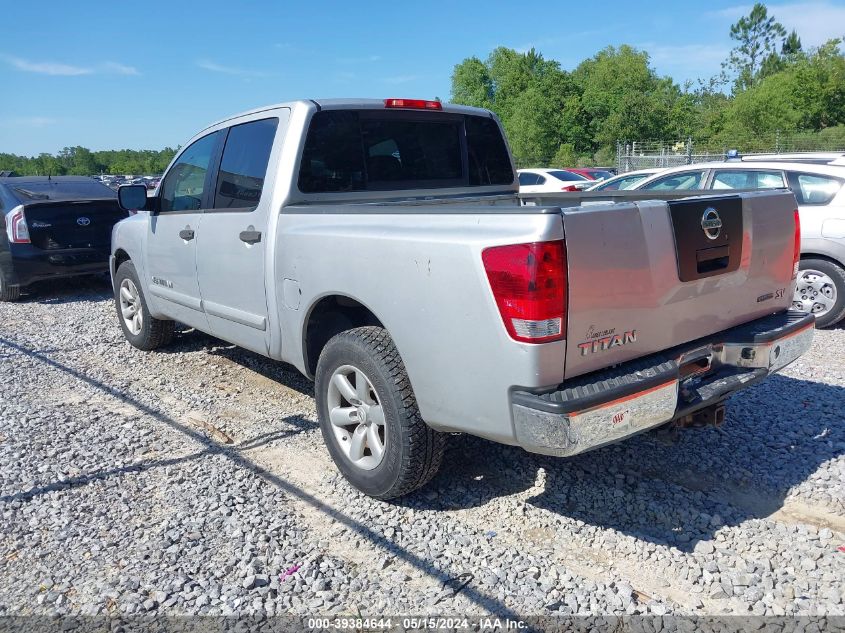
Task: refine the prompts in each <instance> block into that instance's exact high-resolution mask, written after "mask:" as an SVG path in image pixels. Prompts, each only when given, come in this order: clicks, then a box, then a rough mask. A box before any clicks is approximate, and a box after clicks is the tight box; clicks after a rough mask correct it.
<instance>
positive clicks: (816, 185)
mask: <svg viewBox="0 0 845 633" xmlns="http://www.w3.org/2000/svg"><path fill="white" fill-rule="evenodd" d="M787 177H788V179H789V188H790V189H792V192H793V193H794V194H795V198H796V200H797V201H798V204H801V205H823V204H828V203H829V202H830V201H831V200H833V198H834V197H835V196H836V194H837V193H839V190H840V189H841V188H842V183H843V182H845V180H843V179H842V178H835V177H833V176H823V175H821V174H802V173H798V172H788V173H787Z"/></svg>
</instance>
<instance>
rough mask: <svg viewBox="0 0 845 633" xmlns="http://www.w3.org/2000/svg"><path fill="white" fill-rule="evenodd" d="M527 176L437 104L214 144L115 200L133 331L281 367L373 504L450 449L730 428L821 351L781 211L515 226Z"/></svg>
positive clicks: (225, 133)
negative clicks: (756, 388) (312, 401)
mask: <svg viewBox="0 0 845 633" xmlns="http://www.w3.org/2000/svg"><path fill="white" fill-rule="evenodd" d="M512 165H513V163H512V160H511V157H510V155H509V154H508V151H507V144H506V142H505V139H504V136H503V133H502V129H501V125H500V123H499V122H498V120H497V119H496V117H495V115H493V114H492V113H491V112H489V111H487V110H482V109H477V108H469V107H464V106H455V105H444V104H441V103H440V102H439V101H421V100H408V99H386V100H384V101H381V100H378V101H377V100H327V101H313V100H303V101H295V102H290V103H285V104H281V105H277V106H270V107H265V108H261V109H258V110H253V111H251V112H247V113H245V114H242V115H238V116H234V117H231V118H228V119H226V120H223V121H220V122H218V123H215V124H213V125H211V126H209V127H207V128H205V129H204V130H203V131H201V132H200V133H198V134H197V135H196V136H194V137H193V138H192V139H190V140H189V141H188V142H187V143H185V145H184V146H183V149H182V150H181V151H180V152H179V153H178V154H177V156H176V157H175V159H174V160H173V162H172V163H171V165H170V166H169V167H168V169H167V172H166V173H165V175H164V178H163V180H162V184H161V186H160V187H159V188H158V190H157V193H156V195H155V196H154V197H152V198H149V199H148V197H147V192H146V190H145V189H144V188H143V187H141V186H124V187H121V188H120V190H119V194H118V195H119V199H120V201H121V204H122V205H123V206H124V208H126V209H127V210H136V209H145V211H144V212H138V213H136V214H134V215H132V216H131V217H129V218H128V219H126V220H124V221H122V222H120V223H118V224H117V225H116V226H115V228H114V233H113V236H112V260H111V270H112V275H113V280H114V295H115V307H116V315H117V318H118V321H119V323H120V327H121V328H122V330H123V334H124V336H125V337H126V339H127V340H128V341H129V342H130V343H131V344H132V345H134V346H136V347H138V348H139V349H143V350H152V349H155V348H157V347H160V346H162V345H164V344H166V343H167V342H168V341H169V340H170V339H171V337H172V335H173V322H174V321H180V322H182V323H185V324H187V325H189V326H192V327H195V328H197V329H199V330H201V331H204V332H208V333H210V334H212V335H213V336H215V337H218V338H220V339H223V340H225V341H229V342H231V343H234V344H236V345H240V346H242V347H245V348H247V349H250V350H253V351H255V352H258V353H259V354H263V355H265V356H269V357H270V358H273V359H276V360H279V361H286V362H289V363H292V364H293V365H294V366H295V367H297V368H298V369H299V370H300V371H301V372H302V373H303V374H305V375H306V376H309V377H313V378H314V379H315V381H316V385H315V398H316V402H317V415H318V417H319V420H320V428H321V430H322V433H323V438H324V440H325V442H326V445H327V447H328V450H329V453H330V454H331V456H332V458H333V459H334V461H335V463H336V464H337V467H338V468H339V470H340V471H341V472H342V473H343V474H344V476H345V477H346V478H347V479H348V480H349V481H350V482H351V483H352V484H353V485H354V486H356V487H358V488H359V489H360V490H362V491H364V492H365V493H367V494H369V495H373V496H375V497H379V498H391V497H396V496H399V495H402V494H406V493H408V492H410V491H412V490H414V489H415V488H417V487H419V486H421V485H423V484H425V483H426V482H427V481H428V480H429V479H430V478H431V477H432V476H433V475H434V474H435V473H436V471H437V469H438V467H439V465H440V462H441V460H442V457H443V448H444V442H445V439H446V435H447V434H448V433H450V432H465V433H472V434H475V435H479V436H481V437H485V438H488V439H491V440H494V441H498V442H503V443H506V444H513V445H518V446H522V447H523V448H525V449H526V450H529V451H532V452H537V453H544V454H551V455H559V456H567V455H574V454H577V453H581V452H584V451H587V450H591V449H594V448H597V447H599V446H603V445H605V444H608V443H611V442H615V441H619V440H622V439H624V438H626V437H629V436H631V435H634V434H636V433H639V432H641V431H645V430H647V429H651V428H655V427H657V426H661V425H664V424H667V423H674V424H676V425H678V426H687V425H698V424H715V423H721V421H722V420H723V418H724V400H725V398H726V397H727V396H728V395H729V394H731V393H733V392H734V391H736V390H738V389H742V388H743V387H746V386H748V385H751V384H754V383H756V382H757V381H759V380H762V379H763V378H765V377H766V376H767V375H768V374H770V373H772V372H774V371H778V370H779V369H781V368H782V367H784V366H785V365H787V364H788V363H790V362H792V361H793V360H794V359H795V358H797V357H798V356H799V355H800V354H802V353H803V352H804V351H805V350H806V349H808V347H809V345H810V344H811V342H812V337H813V322H814V318H813V315H811V314H800V313H794V312H789V311H788V308H789V306H790V303H791V295H792V290H793V287H794V283H795V282H794V279H795V271H796V268H797V260H798V251H797V244H798V225H797V213H796V212H795V197H794V196H793V195H792V193H790V192H788V191H774V192H763V193H751V194H748V193H742V194H738V195H735V196H728V197H722V196H718V197H716V196H712V197H703V198H699V199H695V200H677V201H671V202H668V203H667V202H655V201H651V200H650V201H647V202H645V203H639V202H634V203H626V204H613V203H605V204H604V205H597V206H593V207H588V208H572V209H565V210H561V209H560V208H558V207H554V206H552V207H548V206H520V204H519V199H518V197H517V188H518V185H517V182H518V181H517V178H516V176H515V174H514V171H513V166H512ZM561 195H566V194H561ZM573 195H574V194H573ZM646 230H647V231H648V234H647V235H646ZM746 233H748V234H750V235H753V236H754V239H753V240H745V239H743V236H744V235H745V234H746ZM676 245H677V246H676ZM669 262H670V263H671V264H672V266H671V267H667V263H669ZM675 266H677V268H676V269H675ZM772 414H773V415H777V412H776V411H773V412H772Z"/></svg>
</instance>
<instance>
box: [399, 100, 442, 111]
mask: <svg viewBox="0 0 845 633" xmlns="http://www.w3.org/2000/svg"><path fill="white" fill-rule="evenodd" d="M384 107H385V108H405V109H409V110H442V109H443V104H442V103H440V102H439V101H426V100H425V99H385V100H384Z"/></svg>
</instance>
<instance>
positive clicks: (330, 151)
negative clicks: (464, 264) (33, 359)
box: [299, 110, 513, 193]
mask: <svg viewBox="0 0 845 633" xmlns="http://www.w3.org/2000/svg"><path fill="white" fill-rule="evenodd" d="M512 182H513V171H512V170H511V164H510V157H509V155H508V152H507V147H506V146H505V143H504V139H503V138H502V134H501V132H500V131H499V127H498V126H497V125H496V123H495V122H494V121H493V120H492V119H489V118H484V117H477V116H465V115H452V114H446V113H422V112H404V111H394V112H390V111H385V112H381V111H371V110H363V111H349V110H325V111H322V112H317V113H316V114H315V115H314V116H313V117H312V120H311V125H310V126H309V128H308V134H307V136H306V140H305V148H304V149H303V154H302V163H301V165H300V171H299V189H300V191H303V192H305V193H330V192H343V191H367V190H375V191H378V190H381V191H384V190H401V189H417V188H419V189H424V188H441V187H462V186H463V187H465V186H475V185H477V186H483V185H493V184H511V183H512Z"/></svg>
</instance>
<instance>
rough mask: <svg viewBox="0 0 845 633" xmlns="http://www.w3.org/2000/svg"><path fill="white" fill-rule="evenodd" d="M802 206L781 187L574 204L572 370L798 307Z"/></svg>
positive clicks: (570, 232)
mask: <svg viewBox="0 0 845 633" xmlns="http://www.w3.org/2000/svg"><path fill="white" fill-rule="evenodd" d="M796 208H797V205H796V202H795V197H794V196H793V194H792V193H790V192H787V191H782V190H778V191H760V192H753V193H742V194H735V195H728V196H705V197H699V198H686V199H681V200H673V201H669V202H668V203H667V202H662V201H653V200H646V201H638V202H632V203H630V204H617V205H613V206H605V205H595V206H588V207H576V208H571V209H564V210H563V211H562V215H563V224H564V233H565V238H566V249H567V254H568V273H569V274H568V280H569V308H568V328H567V332H568V334H567V351H566V367H565V375H566V377H567V378H569V377H572V376H578V375H581V374H585V373H587V372H590V371H594V370H597V369H601V368H604V367H608V366H610V365H614V364H616V363H621V362H624V361H626V360H630V359H632V358H637V357H639V356H644V355H646V354H651V353H654V352H658V351H660V350H664V349H667V348H670V347H674V346H676V345H679V344H682V343H686V342H689V341H692V340H695V339H698V338H701V337H704V336H709V335H711V334H715V333H717V332H720V331H722V330H725V329H727V328H730V327H733V326H736V325H740V324H742V323H745V322H747V321H751V320H753V319H756V318H760V317H763V316H766V315H767V314H772V313H775V312H779V311H781V310H785V309H786V308H788V307H789V305H790V304H791V297H792V284H793V283H794V282H793V257H794V248H795V232H794V228H795V226H794V223H795V209H796Z"/></svg>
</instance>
